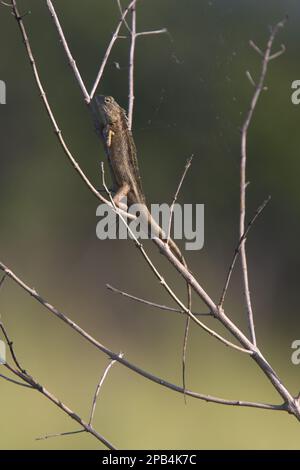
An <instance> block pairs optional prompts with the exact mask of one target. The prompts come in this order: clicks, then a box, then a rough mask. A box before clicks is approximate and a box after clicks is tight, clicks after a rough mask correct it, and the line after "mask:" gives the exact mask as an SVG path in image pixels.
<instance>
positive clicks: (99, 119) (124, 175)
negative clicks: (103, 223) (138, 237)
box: [91, 95, 191, 390]
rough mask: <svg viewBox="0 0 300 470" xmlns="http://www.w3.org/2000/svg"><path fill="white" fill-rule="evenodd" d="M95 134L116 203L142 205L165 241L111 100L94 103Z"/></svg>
mask: <svg viewBox="0 0 300 470" xmlns="http://www.w3.org/2000/svg"><path fill="white" fill-rule="evenodd" d="M91 109H92V114H93V119H94V124H95V128H96V132H97V133H98V134H99V135H100V137H101V140H102V142H103V145H104V149H105V153H106V156H107V159H108V163H109V168H110V173H111V178H112V181H113V185H114V191H115V195H114V198H113V199H114V203H115V204H116V206H117V207H119V206H120V203H121V200H122V199H123V198H124V197H125V196H126V198H127V206H128V208H129V207H130V206H131V205H133V204H139V205H141V206H143V207H144V208H145V215H146V217H147V225H148V227H150V228H151V231H152V234H153V229H154V233H155V234H156V236H158V237H160V238H163V239H164V238H166V236H165V234H164V233H163V231H162V229H161V228H160V226H159V225H158V224H157V223H156V221H155V220H154V219H153V217H152V216H151V214H150V212H149V210H148V208H147V206H146V198H145V194H144V191H143V188H142V181H141V176H140V171H139V166H138V160H137V152H136V147H135V143H134V140H133V137H132V133H131V131H130V129H129V128H128V122H127V115H126V112H125V110H124V109H123V108H121V106H119V105H118V103H117V102H116V101H115V100H114V98H113V97H111V96H103V95H99V96H95V98H94V99H93V101H92V103H91ZM168 244H169V247H170V249H171V250H172V252H173V253H174V255H175V256H176V257H177V258H178V259H179V261H180V262H181V263H182V264H183V265H184V266H185V267H186V268H187V269H188V267H187V264H186V261H185V259H184V257H183V255H182V253H181V251H180V249H179V248H178V246H177V245H176V243H175V242H174V240H172V239H171V238H169V239H168ZM187 289H188V308H189V310H190V311H191V286H190V285H189V284H188V283H187ZM189 322H190V317H189V316H188V317H187V322H186V328H185V336H184V346H183V358H182V366H183V388H184V390H185V355H186V344H187V335H188V329H189Z"/></svg>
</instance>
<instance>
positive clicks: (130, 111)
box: [128, 4, 136, 130]
mask: <svg viewBox="0 0 300 470" xmlns="http://www.w3.org/2000/svg"><path fill="white" fill-rule="evenodd" d="M135 44H136V4H134V5H133V6H132V8H131V29H130V50H129V77H128V86H129V93H128V128H129V130H131V128H132V118H133V106H134V63H135V61H134V54H135Z"/></svg>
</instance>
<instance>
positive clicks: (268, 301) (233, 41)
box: [0, 0, 300, 449]
mask: <svg viewBox="0 0 300 470" xmlns="http://www.w3.org/2000/svg"><path fill="white" fill-rule="evenodd" d="M18 4H19V7H20V10H21V13H22V14H26V13H27V12H30V13H29V14H27V15H26V16H25V17H24V23H25V25H26V27H27V29H28V32H29V35H30V41H31V44H32V48H33V51H34V55H35V57H36V60H37V64H38V67H39V70H40V74H41V78H42V81H43V83H44V86H45V88H46V91H47V94H48V98H49V101H50V103H51V105H52V106H53V109H54V112H55V115H56V117H57V120H58V123H59V126H60V128H61V129H62V131H63V134H64V137H65V139H66V141H67V143H68V144H69V146H70V148H71V150H72V151H73V153H74V155H75V156H76V158H77V159H78V161H79V162H80V164H81V165H82V167H83V168H84V170H85V171H86V173H87V174H88V175H89V177H90V178H91V179H92V181H93V182H94V183H95V185H96V186H97V187H100V184H101V181H100V178H101V176H100V165H99V164H100V161H101V160H103V159H104V158H105V157H104V153H103V150H102V146H101V143H100V142H99V140H98V138H97V136H96V134H95V132H94V130H93V125H92V120H91V117H90V115H89V111H88V109H87V108H86V106H85V104H84V102H83V99H82V97H81V94H80V90H79V88H78V86H77V83H76V82H75V80H74V77H73V75H72V73H71V70H70V68H69V66H68V64H67V62H66V58H65V56H64V53H63V50H62V47H61V45H60V43H59V40H58V37H57V34H56V31H55V28H54V25H53V23H52V21H51V18H50V16H49V13H48V11H47V8H46V5H45V2H37V1H33V0H31V1H29V0H28V1H25V0H24V1H19V2H18ZM123 4H124V5H125V2H123ZM55 5H56V7H57V12H58V14H59V17H60V19H61V22H62V25H63V28H64V31H65V34H66V37H67V39H68V41H69V45H70V47H71V50H72V52H73V55H74V57H75V58H76V61H77V64H78V66H79V68H80V70H81V72H82V76H83V78H84V80H85V81H86V84H87V86H88V87H89V88H90V87H91V85H92V83H93V81H94V78H95V75H96V72H97V69H98V67H99V64H100V62H101V60H102V57H103V54H104V51H105V49H106V46H107V44H108V41H109V39H110V37H111V34H112V32H113V30H114V28H115V26H116V24H117V21H118V19H119V12H118V8H117V2H116V1H112V0H102V1H101V2H99V1H96V0H87V1H85V2H79V1H72V2H71V1H70V0H69V1H64V2H55ZM137 14H138V29H139V30H149V29H157V28H162V27H166V28H167V29H168V31H169V34H168V35H159V36H150V37H143V38H139V40H138V42H137V49H136V63H135V85H136V89H135V95H136V100H135V114H134V126H133V128H134V129H133V130H134V136H135V140H136V144H137V148H138V154H139V162H140V167H141V172H142V176H143V184H144V189H145V192H146V194H147V199H148V201H149V202H169V203H170V201H171V200H172V196H173V194H174V191H175V189H176V187H177V184H178V181H179V179H180V176H181V173H182V170H183V167H184V164H185V161H186V159H187V158H188V157H189V156H190V155H191V154H192V153H193V154H195V159H194V162H193V166H192V169H191V171H190V172H189V174H188V177H187V179H186V181H185V183H184V185H183V188H182V191H181V194H180V202H181V203H204V204H205V246H204V248H203V249H202V250H201V251H199V252H190V253H188V252H187V253H186V258H187V260H188V263H189V265H190V268H191V270H192V271H193V273H194V274H195V275H197V277H198V279H199V281H200V282H201V284H202V285H203V287H204V288H205V289H207V291H208V292H209V294H210V295H211V296H212V297H213V298H214V299H216V300H217V298H218V296H219V295H220V292H221V289H222V286H223V283H224V279H225V275H226V272H227V268H228V265H229V263H230V260H231V256H232V253H233V250H234V248H235V246H236V243H237V233H238V207H239V158H240V154H239V145H240V133H239V129H240V127H241V125H242V122H243V119H244V116H245V112H246V110H247V109H248V106H249V102H250V98H251V96H252V94H253V87H252V85H251V84H250V82H249V80H248V79H247V77H246V74H245V73H246V71H247V70H248V71H250V72H251V75H252V77H253V78H254V79H256V78H257V77H258V74H259V70H260V57H259V56H258V54H256V53H255V52H254V50H253V49H251V48H250V47H249V40H250V39H252V40H253V41H255V43H256V44H257V45H259V47H261V48H264V47H265V45H266V41H267V38H268V36H269V27H270V25H272V24H274V23H276V22H277V21H279V20H280V19H282V18H283V17H284V16H285V15H286V14H287V15H288V16H289V20H288V22H287V24H286V27H285V28H284V30H283V31H282V32H281V33H280V35H279V36H278V38H277V40H276V43H275V49H274V51H277V50H278V49H279V48H280V45H281V43H284V44H285V45H286V48H287V51H286V53H285V54H284V55H282V56H281V57H280V58H278V59H277V60H274V61H272V63H270V66H269V71H268V76H267V87H268V90H267V91H266V92H264V93H263V96H262V97H261V100H260V102H259V104H258V107H257V110H256V111H255V117H254V121H253V123H252V125H251V129H250V132H249V162H248V179H249V181H250V185H249V186H248V190H247V196H248V218H249V217H251V215H252V214H253V213H254V212H255V210H256V208H257V207H258V206H259V205H260V204H261V202H262V201H263V200H264V199H265V198H266V197H267V196H268V195H269V194H270V195H271V196H272V200H271V202H270V203H269V205H268V207H267V208H266V210H265V212H264V214H263V215H262V216H261V218H260V219H259V220H258V221H257V223H256V226H255V227H254V229H253V231H252V233H251V235H250V236H249V240H248V243H247V246H248V253H249V272H250V282H251V293H252V298H253V307H254V312H255V321H256V327H257V337H258V344H259V346H260V347H261V348H262V350H263V352H264V353H265V355H266V357H267V358H268V359H269V360H270V361H271V363H272V365H273V366H274V368H275V369H276V371H277V372H278V373H279V375H280V377H281V378H282V380H283V381H284V383H285V384H286V385H287V386H288V387H289V389H290V390H291V391H292V393H293V394H295V395H296V394H298V393H299V390H300V380H299V374H300V366H295V365H293V364H292V362H291V354H292V349H291V344H292V342H293V341H294V340H295V339H300V318H299V311H298V309H299V267H300V250H299V247H298V241H299V235H300V222H299V221H300V218H299V213H300V184H299V176H300V154H299V146H300V133H299V132H298V129H299V126H298V123H299V122H300V121H299V119H300V107H297V106H295V105H293V104H292V102H291V91H292V90H291V83H292V81H294V80H296V79H300V61H299V45H300V30H299V20H300V6H299V2H297V1H296V0H273V1H272V2H261V1H258V0H244V1H243V2H240V1H237V0H236V1H232V0H227V1H226V2H224V1H222V0H218V1H217V0H209V1H208V0H201V1H198V0H186V1H185V2H180V1H175V0H173V1H172V0H151V1H149V0H143V1H141V2H139V4H138V10H137ZM0 31H1V33H0V35H1V36H0V37H1V42H0V79H1V80H4V81H5V82H6V85H7V104H6V105H1V106H0V116H1V117H0V119H1V144H0V214H1V215H0V223H1V230H0V243H1V244H0V259H1V261H3V262H4V263H6V264H7V265H8V266H9V267H10V268H12V269H13V270H14V271H15V272H16V273H17V274H18V275H19V276H20V277H22V278H23V279H24V280H25V281H26V282H27V283H28V284H29V285H31V286H34V287H35V288H36V289H37V290H38V291H39V292H40V293H41V294H42V295H43V296H44V297H45V298H46V299H48V300H49V301H50V302H52V303H53V304H54V305H55V306H57V307H58V308H60V309H61V310H62V311H63V312H65V313H66V314H68V315H69V316H70V317H71V318H72V319H73V320H74V321H75V322H77V323H78V324H79V325H80V326H81V327H82V328H84V329H85V330H87V331H88V332H89V333H91V334H92V335H93V336H94V337H95V338H97V339H98V340H100V341H101V342H103V343H104V344H105V345H107V346H108V347H110V348H111V349H113V350H114V351H116V352H118V351H122V352H124V354H125V357H126V358H127V359H128V360H130V361H132V362H134V363H135V364H137V365H139V366H140V367H142V368H144V369H146V370H148V371H150V372H152V373H154V374H156V375H158V376H160V377H163V378H165V379H167V380H169V381H172V382H175V383H177V384H180V383H181V348H182V341H183V330H184V319H183V318H181V317H180V316H178V315H177V314H172V313H169V312H164V311H160V310H155V309H153V308H150V307H147V306H144V305H141V304H138V303H133V302H131V301H129V300H127V299H124V298H122V297H120V296H117V295H116V294H113V293H111V292H109V291H108V290H107V289H106V287H105V285H106V283H110V284H112V285H114V286H116V287H117V288H120V289H122V290H125V291H127V292H129V293H132V294H134V295H137V296H140V297H144V298H147V299H149V300H153V301H155V302H161V303H166V304H169V305H173V304H172V303H171V302H170V300H169V299H168V297H167V296H166V294H165V293H164V292H163V290H162V288H161V286H160V285H159V284H158V282H157V281H156V280H155V279H154V277H153V275H152V273H151V272H150V270H149V268H148V267H147V266H145V263H144V261H143V259H142V257H141V255H140V254H139V252H138V250H136V248H135V247H134V245H133V243H131V242H130V241H99V240H97V238H96V234H95V227H96V222H97V218H96V215H95V212H96V207H97V200H96V199H95V198H94V197H93V196H92V195H91V194H90V192H89V191H88V189H87V188H86V187H85V185H84V184H83V183H82V181H81V180H80V178H79V177H78V176H77V174H76V173H75V172H74V170H73V168H72V167H71V166H70V164H69V162H68V161H67V159H66V157H65V155H64V154H63V152H62V150H61V148H60V147H59V145H58V143H57V141H56V139H55V136H54V133H53V130H52V128H51V126H50V123H49V120H48V117H47V116H46V113H45V110H44V108H43V106H42V102H41V99H40V97H39V93H38V91H37V89H36V85H35V83H34V80H33V76H32V71H31V68H30V65H29V62H28V59H27V57H26V54H25V50H24V46H23V44H22V40H21V37H20V34H19V31H18V27H17V23H16V22H15V20H14V18H13V17H12V15H11V12H10V9H9V8H8V7H4V6H1V8H0ZM122 34H127V32H126V29H124V30H123V32H122ZM128 46H129V41H128V39H121V40H119V41H118V43H117V44H116V46H115V47H114V49H113V53H112V55H111V57H110V59H109V61H108V65H107V68H106V72H105V76H104V79H103V81H102V83H101V86H100V88H99V92H101V93H103V94H110V95H113V96H114V97H115V98H116V99H117V100H118V101H119V102H120V104H122V105H123V106H124V107H126V106H127V95H128V83H127V76H128ZM116 64H118V65H116ZM145 247H146V248H147V250H148V251H149V253H150V254H151V256H152V257H153V259H154V261H155V262H157V264H158V266H159V267H160V269H161V271H162V272H163V273H164V275H165V276H166V278H167V279H168V281H169V282H170V283H171V285H172V286H174V287H175V288H176V289H177V291H178V292H179V294H180V295H181V297H182V298H185V297H184V296H185V295H186V291H185V285H184V283H183V282H182V280H181V279H180V278H179V276H178V275H177V274H176V273H174V271H173V270H172V268H171V267H170V266H168V264H167V263H166V261H165V260H164V259H163V258H162V256H160V255H159V254H158V253H157V250H156V249H155V247H153V246H152V244H151V242H146V243H145ZM194 308H195V309H197V310H200V311H203V310H204V306H203V304H202V303H201V302H200V301H197V300H195V302H194ZM226 310H227V311H228V312H229V313H230V316H231V318H233V319H234V320H235V321H236V322H237V324H238V325H239V326H241V328H243V329H244V330H245V331H247V330H246V328H247V326H246V320H245V308H244V303H243V289H242V284H241V273H240V268H238V269H237V270H236V272H235V275H234V276H233V280H232V284H231V288H230V291H229V295H228V298H227V302H226ZM0 314H1V318H2V320H3V322H4V323H5V325H6V327H7V329H8V331H9V333H10V335H11V337H12V338H13V340H14V345H15V348H16V351H17V354H18V356H19V359H20V361H21V362H22V364H23V366H24V367H25V368H26V369H27V370H28V372H29V373H31V374H32V375H33V376H34V377H36V379H37V380H38V381H39V382H40V383H42V384H43V385H44V386H45V387H47V388H48V389H49V390H50V391H52V392H53V393H54V394H55V395H57V396H58V397H59V398H60V399H61V400H62V401H64V402H65V403H66V404H67V405H69V406H70V407H71V408H72V409H73V410H74V411H76V412H77V413H78V414H80V415H81V416H82V417H84V418H87V417H88V415H89V410H90V405H91V400H92V396H93V393H94V389H95V386H96V384H97V381H98V379H99V376H100V375H101V373H102V372H103V370H104V368H105V366H106V365H107V363H108V359H107V357H105V356H104V355H103V354H101V353H100V352H99V351H97V350H96V349H95V348H93V347H92V346H91V345H89V344H88V343H87V342H86V341H85V340H83V339H82V338H81V337H80V336H78V335H77V334H76V333H75V332H74V331H73V330H71V329H70V328H68V327H67V326H66V325H64V324H63V323H62V322H60V321H59V320H58V319H56V318H54V317H53V316H51V314H49V313H48V312H47V311H46V310H45V309H43V308H42V307H41V306H40V305H39V304H38V303H37V302H36V301H34V300H33V299H32V298H30V297H29V296H28V295H26V294H25V293H24V292H23V291H22V290H21V289H20V288H18V287H17V286H16V285H14V284H13V283H12V281H9V280H7V281H5V283H4V285H3V287H2V289H1V292H0ZM207 324H208V325H210V326H213V325H214V326H215V323H214V322H213V321H211V320H208V321H207ZM219 331H220V332H222V333H223V334H226V333H224V331H223V330H222V329H219ZM0 372H2V370H0ZM3 373H4V370H3ZM187 384H188V387H189V388H191V389H193V390H195V391H200V392H203V393H207V394H214V395H217V396H221V397H226V398H232V399H245V400H258V401H268V402H274V403H280V397H278V395H277V394H276V393H275V392H274V390H273V389H272V387H271V385H270V384H269V383H268V381H267V380H266V379H265V377H264V376H263V374H262V372H261V371H259V370H258V369H257V367H256V366H255V364H254V363H252V361H251V360H250V359H249V358H248V357H247V356H246V355H241V354H239V353H238V352H235V351H233V350H229V349H228V348H225V347H224V346H223V345H222V344H220V343H218V342H216V341H215V340H213V339H212V338H210V337H208V336H207V335H206V334H205V333H204V332H203V331H201V330H200V329H199V328H197V327H195V326H194V325H193V327H192V330H191V337H190V341H189V346H188V364H187ZM0 390H1V402H0V412H1V423H2V426H1V428H2V431H1V436H0V447H1V448H2V449H6V448H9V449H55V448H60V449H64V448H65V449H78V448H80V449H81V448H82V449H98V448H101V445H100V446H99V443H98V442H97V441H95V440H94V439H93V438H92V437H90V436H88V435H84V434H78V435H75V436H70V437H68V436H66V437H59V438H53V439H48V440H43V441H36V440H35V439H36V438H37V437H40V436H43V435H45V434H51V433H57V432H64V431H70V430H74V429H78V427H77V426H76V424H75V423H74V422H73V421H71V420H70V419H69V418H68V417H67V416H66V415H64V414H63V413H62V412H61V411H60V410H59V409H57V408H56V407H55V406H54V405H52V404H51V403H50V402H49V401H47V400H46V399H45V398H44V397H42V396H41V395H39V394H38V393H35V392H34V391H30V390H27V389H23V388H21V387H17V386H14V385H12V384H10V383H8V382H5V381H3V380H2V381H1V382H0ZM299 426H300V424H299V423H298V422H296V420H295V419H293V418H292V417H290V416H288V415H287V414H283V413H276V412H270V411H259V410H253V409H243V408H231V407H223V406H219V405H214V404H207V403H205V402H201V401H199V400H193V399H190V398H189V399H188V400H187V405H185V404H184V400H183V397H182V396H181V395H179V394H176V393H174V392H172V391H170V390H167V389H164V388H162V387H160V386H158V385H156V384H153V383H151V382H149V381H147V380H146V379H144V378H142V377H140V376H138V375H136V374H134V373H133V372H131V371H130V370H128V369H126V368H124V367H123V366H121V365H115V366H114V368H113V369H112V371H111V373H110V375H109V377H108V378H107V380H106V382H105V384H104V386H103V389H102V391H101V395H100V398H99V402H98V406H97V411H96V416H95V427H96V428H97V430H98V431H99V432H100V433H102V434H103V435H104V436H105V437H106V438H107V439H110V440H111V441H112V442H113V443H114V444H115V445H116V446H117V447H119V448H161V449H162V448H172V449H176V448H199V449H215V448H222V449H233V448H247V449H250V448H272V449H277V448H299V446H300V444H299V442H300V441H299V430H300V427H299Z"/></svg>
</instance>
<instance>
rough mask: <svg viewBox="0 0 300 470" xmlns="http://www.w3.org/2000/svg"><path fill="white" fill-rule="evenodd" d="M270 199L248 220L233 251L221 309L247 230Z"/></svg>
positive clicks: (221, 300)
mask: <svg viewBox="0 0 300 470" xmlns="http://www.w3.org/2000/svg"><path fill="white" fill-rule="evenodd" d="M270 199H271V196H269V197H268V198H267V199H266V200H265V201H264V202H263V203H262V204H261V205H260V206H259V208H258V209H257V210H256V212H255V214H254V216H253V217H252V219H251V220H250V222H249V223H248V226H247V229H246V230H245V232H244V234H243V236H242V237H241V238H240V240H239V243H238V245H237V247H236V249H235V251H234V254H233V258H232V261H231V264H230V267H229V270H228V273H227V277H226V281H225V285H224V288H223V291H222V295H221V298H220V301H219V306H220V307H222V306H223V304H224V300H225V296H226V292H227V289H228V286H229V282H230V278H231V275H232V272H233V268H234V265H235V262H236V260H237V257H238V255H239V252H240V247H241V244H242V242H243V241H244V240H246V238H247V235H248V233H249V230H250V229H251V227H252V225H253V224H254V222H255V221H256V219H257V218H258V217H259V215H260V214H261V213H262V211H263V210H264V208H265V207H266V205H267V204H268V202H269V201H270Z"/></svg>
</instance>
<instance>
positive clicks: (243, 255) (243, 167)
mask: <svg viewBox="0 0 300 470" xmlns="http://www.w3.org/2000/svg"><path fill="white" fill-rule="evenodd" d="M284 24H285V20H284V21H280V22H279V23H277V25H276V26H275V27H274V28H273V29H272V32H271V35H270V37H269V40H268V42H267V46H266V50H265V52H264V53H262V51H261V50H260V49H259V48H258V47H257V46H256V45H255V44H254V42H253V41H250V45H251V46H252V47H253V48H254V49H255V51H256V52H258V54H260V55H261V56H263V59H262V67H261V74H260V77H259V80H258V82H257V85H256V88H255V92H254V95H253V97H252V100H251V103H250V108H249V111H248V113H247V115H246V119H245V122H244V124H243V127H242V138H241V163H240V224H239V238H240V239H242V237H243V234H244V233H245V217H246V186H247V183H246V165H247V136H248V129H249V126H250V123H251V120H252V117H253V113H254V110H255V108H256V105H257V101H258V99H259V97H260V94H261V92H262V91H263V88H264V81H265V78H266V74H267V68H268V64H269V62H270V57H271V49H272V45H273V42H274V39H275V37H276V35H277V33H278V31H279V29H281V28H282V27H283V26H284ZM245 241H246V240H245V239H243V240H242V242H241V245H240V253H241V263H242V271H243V283H244V294H245V301H246V306H247V314H248V325H249V331H250V338H251V342H252V343H253V345H254V346H256V336H255V325H254V318H253V309H252V302H251V296H250V289H249V275H248V266H247V255H246V245H245Z"/></svg>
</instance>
